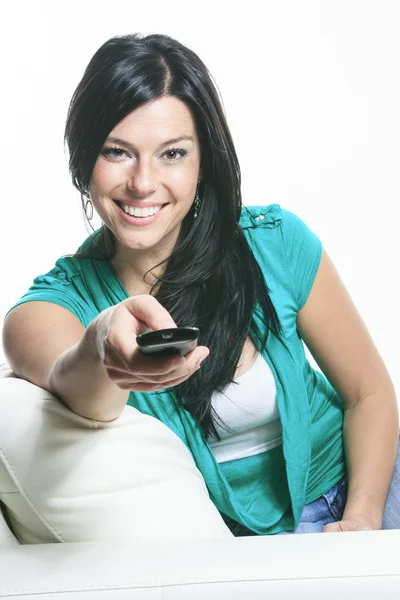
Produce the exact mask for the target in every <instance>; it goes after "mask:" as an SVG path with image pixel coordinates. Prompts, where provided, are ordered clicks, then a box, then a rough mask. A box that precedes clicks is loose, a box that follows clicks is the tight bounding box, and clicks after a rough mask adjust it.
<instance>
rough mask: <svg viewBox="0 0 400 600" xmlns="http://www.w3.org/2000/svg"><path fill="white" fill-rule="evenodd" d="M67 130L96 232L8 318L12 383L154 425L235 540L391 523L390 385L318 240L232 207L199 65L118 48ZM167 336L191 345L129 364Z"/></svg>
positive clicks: (281, 217) (157, 41) (288, 222)
mask: <svg viewBox="0 0 400 600" xmlns="http://www.w3.org/2000/svg"><path fill="white" fill-rule="evenodd" d="M65 137H66V141H67V143H68V147H69V153H70V171H71V175H72V180H73V183H74V185H75V186H76V188H77V189H78V190H79V191H80V193H81V197H82V203H83V207H84V210H85V214H86V216H87V218H88V220H89V221H90V219H91V217H92V215H93V209H95V210H96V212H97V213H98V214H99V216H100V218H101V220H102V222H103V225H102V227H101V228H100V229H99V230H98V231H96V232H94V233H93V234H92V235H91V236H90V237H89V238H88V239H87V240H86V241H85V242H84V243H83V245H82V246H81V247H80V249H79V250H78V252H77V253H76V254H75V255H74V256H69V257H63V258H60V259H59V260H58V261H57V263H56V266H55V268H54V269H52V270H51V271H50V272H49V273H47V274H45V275H41V276H39V277H37V278H36V279H35V280H34V284H33V286H32V287H31V288H30V289H29V291H28V292H27V294H25V296H23V297H22V299H21V300H20V301H19V302H17V304H16V305H15V306H14V307H13V308H12V310H11V311H10V312H9V313H8V315H7V318H6V321H5V324H4V329H3V344H4V349H5V353H6V356H7V359H8V361H9V363H10V365H11V367H12V369H13V370H14V371H15V373H16V374H17V375H18V376H19V377H21V378H24V379H27V380H29V381H31V382H32V383H34V384H36V385H39V386H41V387H44V388H46V389H48V390H49V391H51V392H52V393H54V394H55V395H57V396H58V397H59V398H60V399H61V400H62V401H63V402H64V403H65V404H66V405H67V406H69V408H70V409H71V410H73V411H75V412H76V413H78V414H80V415H82V416H85V417H89V418H91V419H97V420H102V421H107V420H112V419H115V418H116V417H118V416H119V415H120V414H121V412H122V410H123V408H124V406H125V404H126V403H128V404H130V405H132V406H135V407H136V408H138V409H139V410H141V411H143V412H145V413H147V414H151V415H153V416H155V417H157V418H158V419H160V420H162V421H164V422H165V423H166V424H167V425H168V426H169V427H170V428H171V429H172V430H173V431H175V433H177V434H178V435H179V436H180V437H181V438H182V440H183V441H184V442H185V444H186V445H187V446H188V448H189V449H190V451H191V452H192V454H193V456H194V458H195V461H196V464H197V466H198V467H199V469H200V470H201V472H202V474H203V476H204V478H205V481H206V484H207V486H208V490H209V492H210V497H211V499H212V501H213V502H214V503H215V505H216V506H217V508H218V509H219V510H220V512H221V514H222V515H223V516H224V518H225V520H226V523H227V524H228V525H229V527H230V528H231V530H232V531H233V533H234V534H235V535H251V534H263V535H265V534H275V533H283V532H292V531H295V532H302V531H343V530H363V529H380V528H381V527H382V526H383V527H385V528H393V527H398V526H400V518H399V514H398V512H399V511H398V509H397V512H396V506H398V504H399V502H398V498H399V491H398V490H399V474H398V469H396V471H395V476H394V477H393V480H392V475H393V470H394V467H395V461H396V452H397V443H398V414H397V405H396V398H395V393H394V389H393V385H392V382H391V380H390V377H389V375H388V373H387V371H386V368H385V366H384V364H383V362H382V360H381V358H380V356H379V354H378V353H377V351H376V349H375V347H374V345H373V342H372V341H371V338H370V337H369V335H368V333H367V331H366V329H365V326H364V325H363V323H362V321H361V319H360V317H359V316H358V314H357V312H356V309H355V308H354V305H353V304H352V302H351V299H350V298H349V296H348V294H347V292H346V290H345V289H344V287H343V285H342V283H341V281H340V279H339V276H338V274H337V273H336V271H335V268H334V266H333V264H332V262H331V261H330V259H329V257H328V255H327V254H326V252H325V251H324V250H323V248H322V244H321V242H320V240H319V239H318V237H317V236H316V235H315V234H314V233H312V232H311V231H310V229H309V228H308V227H307V226H306V225H305V224H304V223H303V222H302V221H301V220H300V219H299V218H298V217H296V216H295V215H294V214H293V213H290V212H288V211H285V210H283V209H281V207H280V206H279V205H277V204H272V205H269V206H266V207H261V206H258V207H253V208H244V207H242V200H241V190H240V168H239V164H238V160H237V156H236V153H235V148H234V145H233V141H232V138H231V135H230V132H229V129H228V126H227V123H226V120H225V117H224V114H223V110H222V108H221V104H220V100H219V98H218V94H217V92H216V89H215V87H214V85H213V83H212V80H211V78H210V75H209V73H208V71H207V69H206V67H205V66H204V64H203V63H202V62H201V60H200V59H199V58H198V57H197V55H196V54H194V53H193V52H192V51H190V50H189V49H187V48H185V47H184V46H182V45H181V44H179V43H178V42H177V41H175V40H172V39H171V38H169V37H167V36H162V35H150V36H147V37H140V36H139V35H130V36H124V37H116V38H112V39H110V40H109V41H108V42H106V43H105V44H104V45H103V46H102V47H101V48H100V49H99V50H98V51H97V52H96V53H95V55H94V56H93V58H92V60H91V61H90V63H89V65H88V67H87V69H86V71H85V73H84V76H83V78H82V80H81V82H80V83H79V85H78V87H77V89H76V91H75V93H74V96H73V98H72V101H71V105H70V109H69V114H68V119H67V125H66V135H65ZM175 325H178V326H179V325H189V326H196V327H198V328H199V329H200V336H199V343H200V345H199V346H198V347H197V348H196V349H195V350H193V351H192V352H190V353H189V354H188V355H186V356H185V357H179V358H176V357H154V356H152V357H149V356H144V355H141V354H140V353H139V351H138V346H137V344H136V336H137V335H138V334H140V333H142V332H144V331H145V330H147V329H161V328H165V327H174V326H175ZM303 341H304V342H305V344H306V345H307V346H308V348H309V349H310V351H311V352H312V354H313V356H314V357H315V359H316V360H317V362H318V364H319V365H320V366H321V368H322V370H323V372H324V374H325V376H324V375H322V374H321V373H319V372H317V371H314V370H313V369H312V367H311V366H310V364H309V363H308V361H307V359H306V357H305V354H304V347H303ZM203 361H205V362H203ZM201 365H202V366H201ZM391 480H392V485H391V488H390V494H389V500H388V502H386V498H387V494H388V489H389V485H390V482H391ZM385 502H386V508H385ZM393 503H394V504H395V509H393V508H392V506H393Z"/></svg>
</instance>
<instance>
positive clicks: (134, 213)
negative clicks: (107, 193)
mask: <svg viewBox="0 0 400 600" xmlns="http://www.w3.org/2000/svg"><path fill="white" fill-rule="evenodd" d="M114 202H115V203H116V204H118V206H119V207H120V208H121V209H122V210H123V211H124V212H125V214H127V215H130V216H131V217H137V218H142V219H143V218H145V217H152V216H153V215H155V214H157V213H158V212H159V211H160V210H161V209H162V208H164V206H166V205H165V204H158V205H157V206H146V207H143V208H139V207H137V206H130V205H129V204H124V203H123V202H120V201H119V200H114Z"/></svg>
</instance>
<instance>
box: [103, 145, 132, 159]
mask: <svg viewBox="0 0 400 600" xmlns="http://www.w3.org/2000/svg"><path fill="white" fill-rule="evenodd" d="M100 154H102V156H105V157H106V158H108V157H109V158H122V157H123V156H129V154H128V152H127V151H126V150H123V148H116V147H114V148H103V149H102V151H101V152H100Z"/></svg>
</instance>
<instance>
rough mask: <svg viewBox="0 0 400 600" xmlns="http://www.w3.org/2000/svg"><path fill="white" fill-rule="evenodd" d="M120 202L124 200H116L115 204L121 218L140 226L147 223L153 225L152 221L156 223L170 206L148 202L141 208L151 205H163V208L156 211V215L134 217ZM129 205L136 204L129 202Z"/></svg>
mask: <svg viewBox="0 0 400 600" xmlns="http://www.w3.org/2000/svg"><path fill="white" fill-rule="evenodd" d="M119 202H122V200H114V204H115V206H116V208H117V210H118V213H119V215H120V216H121V218H123V219H124V220H125V221H126V222H127V223H129V224H130V225H136V226H138V227H144V226H145V225H151V223H154V221H157V219H158V218H159V216H160V214H161V213H163V212H164V210H165V209H166V208H167V206H168V204H165V205H162V204H148V205H147V206H146V205H143V204H142V205H141V206H140V207H139V208H146V207H150V206H162V208H161V209H160V210H159V211H158V212H156V213H155V214H154V215H150V216H149V217H133V216H132V215H130V214H127V213H126V212H125V211H124V209H123V208H121V206H120V205H119ZM123 204H125V202H123ZM129 206H136V205H133V204H129Z"/></svg>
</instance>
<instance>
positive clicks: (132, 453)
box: [0, 377, 232, 544]
mask: <svg viewBox="0 0 400 600" xmlns="http://www.w3.org/2000/svg"><path fill="white" fill-rule="evenodd" d="M0 500H1V501H2V502H3V503H4V505H5V507H6V511H7V515H8V518H9V521H10V523H11V526H12V529H13V532H14V533H15V535H16V537H17V538H18V540H19V541H20V542H21V543H23V544H29V543H43V542H44V543H45V542H54V541H59V542H79V541H106V540H121V539H125V540H144V539H145V540H151V539H177V540H178V539H188V540H189V539H200V538H217V537H220V538H228V537H232V534H231V532H230V531H229V529H228V528H227V527H226V525H225V523H224V521H223V520H222V518H221V516H220V514H219V512H218V510H217V509H216V508H215V506H214V505H213V504H212V502H211V500H210V498H209V495H208V491H207V488H206V486H205V483H204V480H203V478H202V476H201V473H200V472H199V470H198V469H197V467H196V465H195V463H194V461H193V458H192V456H191V454H190V452H189V451H188V449H187V448H186V446H185V445H184V444H183V442H182V441H181V440H180V439H179V438H178V436H176V434H175V433H173V432H172V431H171V430H170V429H169V428H168V427H167V426H166V425H164V424H163V423H161V422H160V421H158V420H157V419H155V418H153V417H150V416H147V415H144V414H142V413H140V412H139V411H137V410H136V409H135V408H133V407H131V406H127V407H126V408H125V410H124V411H123V413H122V415H121V416H120V417H119V418H118V419H115V420H114V421H111V422H108V423H103V422H98V421H93V420H90V419H87V418H84V417H81V416H79V415H77V414H75V413H74V412H72V411H71V410H69V409H68V408H67V407H66V406H64V405H63V404H62V403H61V402H60V401H59V400H57V399H56V398H55V397H54V396H53V395H52V394H50V393H49V392H47V391H45V390H43V389H41V388H39V387H37V386H35V385H33V384H31V383H29V382H27V381H24V380H22V379H18V378H15V377H14V378H13V377H7V378H2V379H1V380H0Z"/></svg>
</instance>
